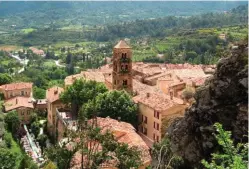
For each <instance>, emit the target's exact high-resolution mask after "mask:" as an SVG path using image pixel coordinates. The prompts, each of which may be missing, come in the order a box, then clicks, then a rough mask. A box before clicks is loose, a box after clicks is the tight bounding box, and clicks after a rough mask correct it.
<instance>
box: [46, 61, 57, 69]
mask: <svg viewBox="0 0 249 169" xmlns="http://www.w3.org/2000/svg"><path fill="white" fill-rule="evenodd" d="M44 66H45V67H53V66H56V64H55V62H54V61H53V60H46V62H44Z"/></svg>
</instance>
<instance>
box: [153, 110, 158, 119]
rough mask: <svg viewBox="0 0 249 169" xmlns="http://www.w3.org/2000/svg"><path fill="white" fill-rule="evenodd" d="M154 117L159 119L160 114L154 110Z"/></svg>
mask: <svg viewBox="0 0 249 169" xmlns="http://www.w3.org/2000/svg"><path fill="white" fill-rule="evenodd" d="M154 117H155V118H157V119H159V112H158V111H156V110H154Z"/></svg>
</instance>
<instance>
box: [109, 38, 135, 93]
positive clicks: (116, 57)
mask: <svg viewBox="0 0 249 169" xmlns="http://www.w3.org/2000/svg"><path fill="white" fill-rule="evenodd" d="M131 58H132V51H131V48H130V47H129V46H128V45H127V44H126V43H125V42H124V41H120V42H119V43H118V44H117V45H116V46H115V47H114V49H113V71H112V79H113V83H112V88H113V89H116V90H122V89H125V90H126V91H127V92H129V93H131V92H132V91H133V90H132V88H133V85H132V60H131Z"/></svg>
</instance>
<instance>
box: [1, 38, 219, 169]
mask: <svg viewBox="0 0 249 169" xmlns="http://www.w3.org/2000/svg"><path fill="white" fill-rule="evenodd" d="M215 69H216V67H215V65H191V64H188V63H185V64H164V63H162V64H154V63H143V62H132V49H131V48H130V46H129V45H128V44H127V43H126V42H125V41H123V40H121V41H120V42H118V44H117V45H116V46H114V48H113V57H112V60H111V63H110V64H107V65H104V66H102V67H100V68H99V69H88V70H86V71H82V72H81V73H79V74H74V75H71V76H68V77H66V78H65V80H64V84H65V86H64V88H62V87H59V86H54V87H52V88H49V89H47V91H46V98H44V99H38V100H35V99H33V97H32V86H33V84H32V83H27V82H19V83H11V84H5V85H2V86H0V92H1V93H3V95H4V104H3V111H4V112H5V113H8V112H10V111H13V110H16V111H17V113H18V117H19V119H20V120H21V122H22V125H24V128H25V129H26V125H28V124H29V123H30V121H31V117H32V113H35V112H36V111H34V110H42V111H45V112H47V130H48V132H49V134H50V135H51V136H52V137H53V136H56V137H54V138H56V142H58V143H62V142H64V141H65V139H66V136H65V131H67V130H76V127H77V122H78V119H77V118H75V117H74V116H73V115H72V112H71V111H70V110H69V109H67V108H66V107H65V105H64V103H63V102H62V101H61V99H60V95H61V94H62V93H63V92H64V91H65V90H67V88H68V87H69V86H71V85H72V84H73V83H74V82H75V81H76V80H77V79H78V80H79V79H85V80H89V81H96V82H99V83H102V84H104V85H105V86H106V87H107V89H108V90H110V91H111V90H125V91H126V92H127V93H129V95H130V96H131V98H132V100H133V101H134V102H135V103H136V105H137V106H138V115H139V117H138V119H139V122H138V124H139V125H138V126H137V127H135V126H133V125H132V124H129V123H127V122H122V119H119V120H115V119H112V118H110V117H105V118H103V117H96V121H97V126H98V127H99V128H101V130H102V131H106V130H108V131H111V133H113V135H114V137H115V139H116V140H117V141H118V142H122V143H126V144H128V146H129V147H137V148H138V149H139V150H140V151H141V152H142V153H141V160H142V164H141V166H140V168H141V169H142V168H146V167H147V166H149V165H150V163H151V161H152V159H151V155H150V148H152V146H153V144H154V143H155V142H160V141H161V139H162V138H163V137H164V135H165V133H166V130H167V127H168V126H169V124H170V123H171V122H172V120H173V119H175V118H177V117H182V116H184V112H185V110H186V109H187V108H188V107H189V106H190V105H191V104H193V103H194V102H195V100H194V98H193V95H194V93H195V92H196V90H198V87H200V86H202V85H203V84H204V83H205V81H206V80H207V79H208V78H210V77H212V74H213V73H214V71H215ZM26 132H27V133H29V131H28V130H26ZM22 141H23V142H24V149H25V151H26V152H27V153H28V154H29V155H30V156H31V157H32V158H33V159H34V161H36V162H41V161H43V160H44V159H42V158H41V157H42V155H41V151H40V150H39V146H37V147H38V148H34V147H35V146H34V145H35V141H32V138H29V135H27V136H24V137H23V138H22ZM77 160H78V162H77ZM80 160H81V154H80V152H77V153H76V154H75V157H74V161H75V164H76V165H75V166H76V167H74V168H80V166H81V163H80ZM77 164H78V165H77ZM108 167H109V168H115V164H114V163H109V164H108V165H107V164H106V165H103V167H102V168H108Z"/></svg>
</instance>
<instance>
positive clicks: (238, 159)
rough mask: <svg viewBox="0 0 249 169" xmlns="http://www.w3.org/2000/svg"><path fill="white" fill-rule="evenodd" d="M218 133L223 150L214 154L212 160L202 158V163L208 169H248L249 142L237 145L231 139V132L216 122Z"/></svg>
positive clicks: (217, 136)
mask: <svg viewBox="0 0 249 169" xmlns="http://www.w3.org/2000/svg"><path fill="white" fill-rule="evenodd" d="M214 126H215V128H216V131H217V134H215V137H216V139H217V141H218V144H219V145H220V146H221V148H222V149H221V151H220V152H217V153H213V154H212V160H211V162H210V163H209V162H207V161H205V160H202V164H203V165H204V167H205V168H206V169H219V168H231V169H236V168H238V169H247V164H248V159H247V156H248V144H241V143H238V144H237V145H236V146H235V144H234V142H233V141H232V139H231V135H232V134H231V132H230V131H224V130H223V128H222V125H221V124H219V123H215V124H214Z"/></svg>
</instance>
